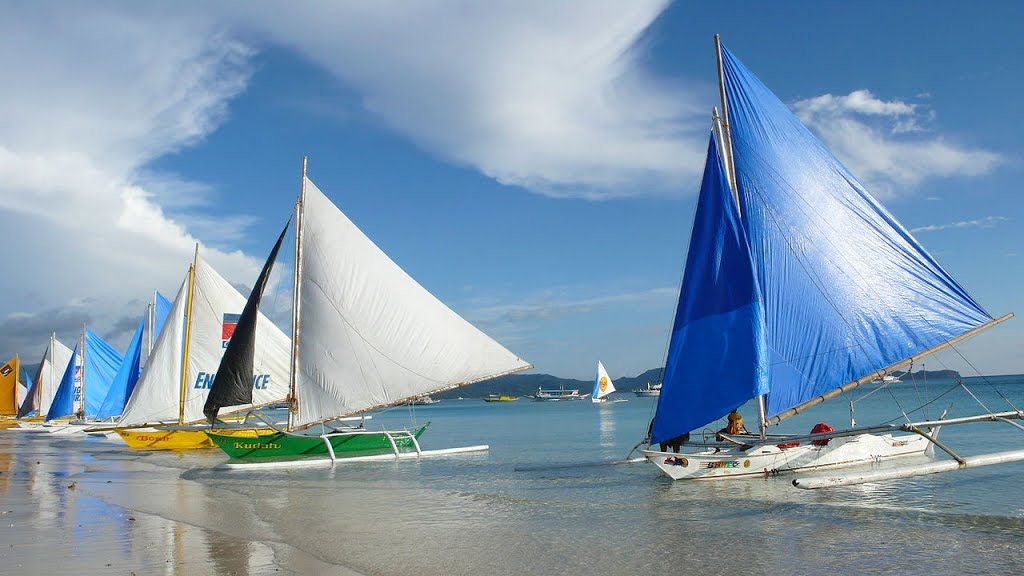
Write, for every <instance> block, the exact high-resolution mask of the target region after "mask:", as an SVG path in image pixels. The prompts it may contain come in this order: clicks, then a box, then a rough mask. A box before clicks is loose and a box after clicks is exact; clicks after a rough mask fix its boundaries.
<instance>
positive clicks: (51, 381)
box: [18, 337, 71, 418]
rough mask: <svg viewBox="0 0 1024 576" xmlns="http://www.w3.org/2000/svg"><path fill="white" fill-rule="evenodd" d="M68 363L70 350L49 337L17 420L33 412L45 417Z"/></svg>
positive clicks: (54, 338)
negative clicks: (48, 342)
mask: <svg viewBox="0 0 1024 576" xmlns="http://www.w3.org/2000/svg"><path fill="white" fill-rule="evenodd" d="M70 361H71V349H70V348H68V347H67V346H65V345H64V344H62V343H61V341H60V340H57V338H56V337H51V338H50V344H49V345H47V347H46V351H45V352H43V359H42V360H40V362H39V368H38V369H37V370H36V377H35V379H34V380H33V381H32V385H31V386H29V390H28V395H27V396H26V397H25V401H24V402H22V404H21V409H20V410H18V418H24V417H25V416H28V415H29V414H32V413H33V412H38V413H39V414H40V415H41V416H45V415H46V413H47V411H49V409H50V402H51V401H52V400H53V395H54V394H55V393H56V391H57V385H58V384H60V377H61V376H62V375H63V374H64V370H65V369H66V368H67V365H68V363H69V362H70Z"/></svg>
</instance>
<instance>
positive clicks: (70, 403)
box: [46, 344, 82, 422]
mask: <svg viewBox="0 0 1024 576" xmlns="http://www.w3.org/2000/svg"><path fill="white" fill-rule="evenodd" d="M79 346H81V344H79V345H76V346H75V351H74V352H72V353H71V361H70V362H68V365H67V367H66V368H65V369H64V376H63V377H62V378H61V379H60V385H58V386H57V391H56V392H54V393H53V401H52V402H50V409H49V410H48V411H47V412H46V421H47V422H49V421H50V420H53V419H54V418H62V417H64V416H70V415H72V414H74V413H75V400H76V398H75V396H76V395H79V394H81V393H82V388H81V386H82V367H81V360H82V357H81V350H80V349H79ZM54 369H56V367H54Z"/></svg>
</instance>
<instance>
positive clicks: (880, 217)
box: [724, 50, 991, 417]
mask: <svg viewBox="0 0 1024 576" xmlns="http://www.w3.org/2000/svg"><path fill="white" fill-rule="evenodd" d="M724 65H725V79H726V94H727V95H728V102H729V112H730V118H729V122H730V125H731V128H732V135H733V153H734V157H735V164H736V180H737V185H738V188H739V192H740V197H741V203H742V207H743V210H742V213H743V217H744V226H745V228H746V230H747V236H748V238H749V239H750V245H751V248H752V250H753V260H754V262H755V263H756V265H757V269H758V276H759V284H760V287H761V290H762V293H763V297H764V301H765V314H766V318H767V321H766V326H767V328H768V348H769V350H770V354H771V358H770V362H769V364H770V378H769V387H770V392H769V394H768V402H767V404H768V406H767V415H768V416H769V417H770V416H773V415H775V414H777V413H779V412H781V411H783V410H787V409H789V408H791V407H793V406H796V405H798V404H800V403H802V402H804V401H806V400H809V399H810V398H813V397H815V396H818V395H820V394H823V393H825V392H829V391H831V390H833V389H835V388H837V387H839V386H841V385H843V384H846V383H847V382H850V381H853V380H856V379H858V378H860V377H862V376H865V375H867V374H869V373H871V372H873V371H876V370H879V369H881V368H884V367H886V366H888V365H890V364H893V363H895V362H898V361H900V360H902V359H904V358H908V357H910V356H912V355H914V354H916V353H918V352H923V351H925V350H927V349H929V348H932V347H934V346H936V345H938V344H941V343H942V342H944V341H946V340H949V339H950V338H954V337H956V336H959V335H961V334H963V333H965V332H967V331H969V330H971V329H973V328H976V327H978V326H980V325H982V324H984V323H986V322H988V321H990V320H991V317H990V316H989V314H988V313H987V312H985V310H983V309H982V308H981V306H979V305H978V304H977V303H976V302H975V301H974V299H972V298H971V297H970V296H969V295H968V294H967V292H966V291H965V290H964V289H963V288H962V287H961V286H960V285H959V284H957V282H956V281H955V280H953V278H952V277H951V276H950V275H949V274H948V273H946V271H945V270H943V269H942V267H940V266H939V264H938V263H937V262H936V261H935V259H934V258H932V257H931V255H929V254H928V252H926V251H925V249H924V248H923V247H922V246H921V245H920V244H919V243H918V242H917V240H915V239H914V238H913V237H912V236H911V235H910V233H909V232H908V231H907V230H906V229H905V228H904V227H903V226H902V225H901V224H900V223H899V222H897V221H896V219H895V218H893V216H892V214H890V213H889V212H888V211H887V210H886V209H885V208H883V207H882V206H881V205H880V204H879V203H878V201H877V200H875V199H874V198H873V197H872V196H871V195H870V194H869V193H868V192H867V190H865V189H864V187H863V186H862V185H861V183H860V182H859V181H858V180H857V179H856V178H855V177H854V176H853V175H852V174H851V173H850V172H849V171H848V170H847V169H846V167H845V166H843V165H842V163H841V162H839V160H837V159H836V157H835V156H833V155H832V153H831V152H830V151H829V150H828V149H827V148H826V147H825V145H824V144H822V143H821V142H820V141H819V140H818V139H817V138H816V137H815V136H814V135H813V134H812V133H811V132H810V130H808V129H807V128H806V127H804V126H803V125H802V124H801V123H800V121H799V120H797V118H796V116H794V115H793V114H792V113H791V112H790V111H789V109H788V108H786V106H785V105H784V104H783V103H782V102H781V101H780V100H779V99H778V98H777V97H776V96H775V95H774V94H772V93H771V91H769V90H768V88H766V87H765V86H764V84H762V83H761V81H760V80H758V79H757V78H756V77H755V76H754V75H753V74H752V73H751V72H750V71H749V70H747V69H746V68H745V67H744V66H743V64H742V63H740V62H739V60H737V59H736V57H735V56H733V54H732V53H730V52H729V51H728V50H724Z"/></svg>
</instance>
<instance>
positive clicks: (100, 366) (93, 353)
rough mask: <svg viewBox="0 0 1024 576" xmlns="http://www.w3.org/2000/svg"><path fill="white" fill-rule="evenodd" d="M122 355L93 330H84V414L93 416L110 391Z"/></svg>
mask: <svg viewBox="0 0 1024 576" xmlns="http://www.w3.org/2000/svg"><path fill="white" fill-rule="evenodd" d="M123 361H124V356H123V355H122V354H121V353H120V352H118V351H117V350H116V349H115V348H114V347H113V346H111V345H110V344H107V343H106V342H105V341H104V340H103V339H102V338H100V337H99V336H97V335H96V333H95V332H93V331H92V330H89V329H88V328H87V329H86V330H85V381H84V383H83V387H84V388H85V416H86V417H87V418H92V417H95V416H96V414H97V413H98V412H99V410H100V406H101V405H102V404H103V400H104V398H106V397H107V393H108V392H109V391H110V387H111V385H112V384H113V383H114V378H115V377H116V376H117V371H118V369H120V367H121V364H122V362H123Z"/></svg>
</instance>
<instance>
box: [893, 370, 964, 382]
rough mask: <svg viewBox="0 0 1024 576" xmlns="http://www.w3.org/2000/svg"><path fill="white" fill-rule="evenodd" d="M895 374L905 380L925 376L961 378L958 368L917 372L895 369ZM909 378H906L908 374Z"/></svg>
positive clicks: (940, 378) (943, 378) (942, 378)
mask: <svg viewBox="0 0 1024 576" xmlns="http://www.w3.org/2000/svg"><path fill="white" fill-rule="evenodd" d="M892 374H893V376H898V377H900V378H903V379H904V380H920V379H923V378H928V379H930V380H931V379H934V380H959V379H960V373H959V372H957V371H956V370H918V371H917V372H900V371H899V370H893V373H892ZM908 375H909V378H904V377H905V376H908Z"/></svg>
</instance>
